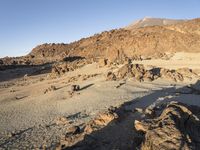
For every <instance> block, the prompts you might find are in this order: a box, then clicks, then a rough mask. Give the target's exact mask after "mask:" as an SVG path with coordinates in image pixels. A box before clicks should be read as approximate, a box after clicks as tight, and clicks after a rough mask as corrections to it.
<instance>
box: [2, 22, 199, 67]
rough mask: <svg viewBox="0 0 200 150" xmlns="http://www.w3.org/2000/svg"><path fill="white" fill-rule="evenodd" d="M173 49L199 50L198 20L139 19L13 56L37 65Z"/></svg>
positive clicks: (162, 52) (137, 55) (139, 55)
mask: <svg viewBox="0 0 200 150" xmlns="http://www.w3.org/2000/svg"><path fill="white" fill-rule="evenodd" d="M174 52H200V19H193V20H167V19H165V20H164V19H143V21H139V22H137V23H135V24H134V25H130V26H129V27H125V28H121V29H115V30H111V31H105V32H102V33H100V34H95V35H94V36H91V37H88V38H83V39H81V40H79V41H75V42H73V43H69V44H54V43H53V44H43V45H39V46H37V47H35V48H34V49H33V50H32V51H31V52H30V54H28V55H27V56H25V57H21V58H17V59H16V60H15V63H16V64H20V63H22V62H23V63H24V61H26V62H27V61H28V63H29V64H41V63H47V62H54V61H59V60H63V59H65V58H67V57H83V58H87V59H88V58H93V59H94V58H106V59H108V60H110V61H111V62H114V61H117V62H121V61H124V60H126V59H127V58H129V59H138V58H141V59H146V58H153V57H163V56H164V55H166V53H174ZM22 58H23V61H22ZM3 62H5V60H4V61H3ZM3 62H2V64H3ZM4 64H5V63H4ZM7 64H9V63H7Z"/></svg>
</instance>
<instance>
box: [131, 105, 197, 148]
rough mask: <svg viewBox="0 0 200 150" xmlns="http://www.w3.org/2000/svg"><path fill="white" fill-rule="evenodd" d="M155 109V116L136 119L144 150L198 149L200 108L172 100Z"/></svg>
mask: <svg viewBox="0 0 200 150" xmlns="http://www.w3.org/2000/svg"><path fill="white" fill-rule="evenodd" d="M153 111H155V112H154V114H155V116H154V117H153V118H151V119H148V118H147V119H145V120H143V121H137V120H136V121H135V129H136V130H137V131H139V132H140V133H141V134H142V135H143V134H144V138H143V139H144V140H143V141H142V144H141V149H142V150H155V149H163V150H168V149H174V150H179V149H188V150H189V149H198V148H199V147H200V134H199V133H200V120H199V117H200V113H199V112H200V108H199V107H197V106H187V105H185V104H182V103H177V102H170V103H169V104H167V105H166V106H163V107H160V110H159V112H161V113H158V110H157V111H156V110H153Z"/></svg>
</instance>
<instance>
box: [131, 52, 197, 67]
mask: <svg viewBox="0 0 200 150" xmlns="http://www.w3.org/2000/svg"><path fill="white" fill-rule="evenodd" d="M199 58H200V53H182V52H180V53H175V54H174V56H172V57H171V58H170V59H169V60H163V59H153V60H143V61H134V63H139V64H144V65H152V66H157V67H164V68H167V69H177V68H190V69H200V60H199Z"/></svg>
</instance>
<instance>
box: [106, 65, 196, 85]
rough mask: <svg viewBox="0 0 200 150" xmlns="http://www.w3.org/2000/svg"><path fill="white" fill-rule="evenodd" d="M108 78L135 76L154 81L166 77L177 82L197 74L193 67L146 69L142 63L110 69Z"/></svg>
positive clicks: (139, 79) (140, 79) (142, 79)
mask: <svg viewBox="0 0 200 150" xmlns="http://www.w3.org/2000/svg"><path fill="white" fill-rule="evenodd" d="M106 77H107V80H117V79H119V80H120V79H124V78H135V79H136V80H138V81H153V80H156V79H158V78H164V79H167V80H172V81H175V82H180V81H183V80H184V79H185V78H187V79H191V78H192V77H197V75H196V74H195V73H194V72H193V71H192V70H191V69H185V68H184V69H178V70H170V69H164V68H157V67H153V68H152V69H146V68H145V67H144V65H142V64H125V65H123V66H122V67H121V68H119V69H118V71H117V72H115V73H114V72H112V71H109V72H108V73H107V75H106Z"/></svg>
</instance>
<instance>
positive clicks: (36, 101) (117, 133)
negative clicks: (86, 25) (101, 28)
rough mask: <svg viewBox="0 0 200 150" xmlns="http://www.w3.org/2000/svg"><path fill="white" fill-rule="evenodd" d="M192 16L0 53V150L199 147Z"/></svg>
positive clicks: (198, 67) (198, 77)
mask: <svg viewBox="0 0 200 150" xmlns="http://www.w3.org/2000/svg"><path fill="white" fill-rule="evenodd" d="M199 29H200V20H199V19H193V20H168V19H154V18H145V19H142V20H140V21H137V22H135V23H134V24H131V25H130V26H127V27H125V28H121V29H115V30H111V31H106V32H102V33H100V34H96V35H94V36H91V37H88V38H84V39H81V40H79V41H75V42H73V43H69V44H64V43H63V44H43V45H39V46H37V47H35V48H34V49H33V50H32V51H31V52H30V53H29V54H28V55H26V56H22V57H15V58H9V57H5V58H2V59H0V95H1V97H0V122H1V123H0V149H66V150H68V149H74V150H75V149H76V150H77V149H81V150H82V149H83V150H87V149H95V150H104V149H123V150H124V149H125V150H126V149H127V150H128V149H135V150H137V149H142V150H155V149H166V150H168V149H177V150H180V149H183V150H185V149H192V150H193V149H197V150H198V149H199V148H200V144H199V142H200V141H199V135H200V122H199V119H200V118H199V117H200V114H199V110H200V101H199V94H200V61H199V57H200V30H199Z"/></svg>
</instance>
